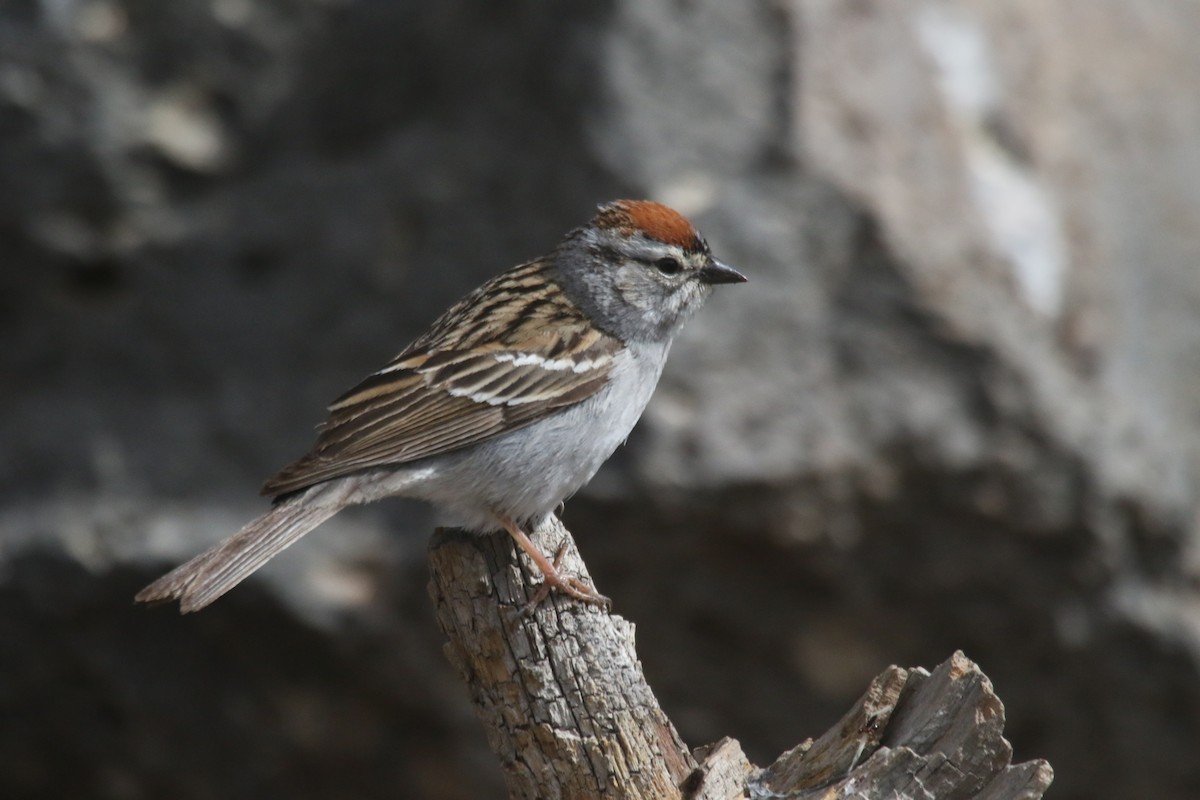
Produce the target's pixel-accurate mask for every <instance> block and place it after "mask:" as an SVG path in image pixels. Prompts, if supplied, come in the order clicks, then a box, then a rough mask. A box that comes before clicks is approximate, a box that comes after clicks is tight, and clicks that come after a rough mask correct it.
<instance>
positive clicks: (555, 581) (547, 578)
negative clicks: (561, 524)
mask: <svg viewBox="0 0 1200 800" xmlns="http://www.w3.org/2000/svg"><path fill="white" fill-rule="evenodd" d="M496 519H497V521H498V522H499V523H500V524H501V525H502V526H503V527H504V530H506V531H508V535H509V536H511V537H512V538H513V540H514V541H515V542H516V543H517V545H519V546H520V548H521V549H522V550H524V551H525V553H526V554H527V555H528V556H529V557H530V558H532V559H533V563H534V564H536V565H537V568H538V569H539V570H541V573H542V577H543V579H544V582H543V584H542V589H539V590H538V592H537V593H536V594H535V595H534V597H533V600H532V601H531V602H530V607H531V608H532V607H536V606H537V604H538V603H541V602H542V601H543V600H545V599H546V596H547V595H548V594H549V593H550V591H552V590H555V591H559V592H562V593H563V594H565V595H568V596H569V597H574V598H575V599H576V600H580V601H582V602H584V603H592V604H594V605H598V606H600V607H602V608H605V609H607V608H609V607H610V606H611V605H612V601H611V600H609V599H608V598H607V597H605V596H604V595H602V594H600V593H599V592H597V591H596V590H595V589H593V588H592V587H590V586H588V585H587V584H586V583H584V582H583V581H581V580H580V579H579V578H576V577H574V576H571V575H567V576H563V575H562V574H561V573H560V572H559V571H558V567H559V565H560V564H561V563H562V558H563V556H564V555H565V554H566V549H567V546H566V543H565V542H564V543H563V545H562V546H561V547H559V549H558V552H557V553H555V555H554V562H553V563H551V561H550V559H548V558H546V556H544V555H543V554H542V551H541V550H539V549H538V548H537V545H535V544H534V543H533V542H532V541H531V540H530V539H529V537H528V536H526V535H525V531H523V530H521V527H520V526H519V525H517V523H516V522H514V521H513V520H512V519H511V518H509V517H507V516H505V515H503V514H497V515H496Z"/></svg>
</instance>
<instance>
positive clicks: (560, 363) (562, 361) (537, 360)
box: [493, 353, 612, 373]
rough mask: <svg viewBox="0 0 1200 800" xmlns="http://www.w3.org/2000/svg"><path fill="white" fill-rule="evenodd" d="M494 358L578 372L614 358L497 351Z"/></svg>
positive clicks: (555, 369) (547, 368)
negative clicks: (573, 358) (577, 358)
mask: <svg viewBox="0 0 1200 800" xmlns="http://www.w3.org/2000/svg"><path fill="white" fill-rule="evenodd" d="M493 358H495V359H496V360H497V361H499V362H501V363H505V362H507V363H511V364H512V365H513V366H514V367H528V366H534V367H541V368H542V369H545V370H550V371H551V372H562V371H564V370H570V371H571V372H576V373H581V372H588V371H589V370H593V369H597V368H599V367H602V366H604V365H605V364H607V363H608V362H609V361H611V360H612V357H611V356H600V357H599V358H585V359H583V360H581V361H574V360H572V359H569V358H545V357H543V356H539V355H538V354H537V353H496V354H495V355H494V356H493Z"/></svg>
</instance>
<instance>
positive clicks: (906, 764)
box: [430, 518, 1053, 800]
mask: <svg viewBox="0 0 1200 800" xmlns="http://www.w3.org/2000/svg"><path fill="white" fill-rule="evenodd" d="M532 538H533V540H534V541H535V543H537V544H538V546H539V547H541V548H542V549H543V551H544V552H548V553H553V552H555V551H556V550H557V549H558V547H559V545H560V544H561V543H565V544H566V545H567V551H566V557H565V559H564V561H563V569H564V570H566V571H568V572H569V573H571V574H575V575H578V576H580V577H582V578H584V579H585V580H586V579H588V574H587V569H586V567H585V566H584V564H583V562H582V561H581V560H580V559H579V555H578V550H577V549H576V548H575V543H574V540H573V539H572V538H571V535H570V533H569V532H568V531H567V530H566V528H565V527H564V526H563V525H562V523H561V522H560V521H558V520H557V519H555V518H551V519H550V520H548V521H547V523H546V524H545V525H543V526H542V527H541V528H540V529H539V530H537V531H535V532H534V533H533V536H532ZM430 563H431V573H432V578H431V581H430V594H431V596H432V597H433V601H434V604H435V606H436V611H437V619H438V624H439V625H440V626H441V628H442V631H443V632H444V633H445V635H446V637H447V639H448V642H447V644H446V655H447V657H448V658H449V660H450V662H451V664H452V665H453V666H454V667H455V668H456V670H457V671H458V673H459V675H460V676H461V677H462V679H463V681H464V682H465V683H466V684H467V687H468V689H469V691H470V694H471V700H472V702H473V703H474V706H475V709H476V712H477V713H478V715H479V718H480V721H481V722H483V725H484V728H485V729H486V731H487V735H488V742H489V744H490V745H491V748H492V750H493V751H494V752H495V753H496V755H497V756H499V758H500V762H501V765H502V768H503V772H504V778H505V782H506V784H507V787H508V794H509V797H510V798H514V799H515V798H522V799H523V800H547V799H549V798H572V799H573V798H581V799H582V798H588V799H589V800H594V799H596V798H603V799H605V800H607V799H608V798H614V799H615V798H621V799H622V800H642V799H643V798H645V799H647V800H648V799H649V798H653V799H654V800H663V799H664V798H679V799H680V800H733V798H744V797H750V798H809V797H814V798H815V797H854V798H880V799H881V800H882V798H896V797H913V798H956V800H957V799H958V798H979V799H980V800H1002V799H1007V798H1014V799H1015V798H1023V799H1029V800H1033V799H1034V798H1040V797H1041V796H1042V793H1043V792H1044V791H1045V789H1046V787H1048V786H1049V785H1050V781H1051V780H1052V779H1053V772H1052V770H1051V769H1050V765H1049V764H1047V763H1046V762H1045V761H1030V762H1026V763H1024V764H1019V765H1015V766H1014V765H1012V764H1011V757H1012V748H1011V746H1010V745H1009V743H1008V742H1007V741H1006V740H1005V739H1004V737H1003V735H1002V734H1003V728H1004V706H1003V704H1002V703H1001V702H1000V699H999V698H998V697H996V695H995V694H994V693H993V692H992V687H991V682H990V681H989V680H988V679H987V676H985V675H984V674H983V673H982V672H981V671H980V670H979V668H978V667H977V666H976V665H975V664H974V663H972V662H971V661H970V660H968V659H967V658H966V657H965V656H964V655H963V654H962V653H955V654H954V655H952V656H951V657H950V658H949V659H948V660H947V661H945V662H944V663H942V664H941V665H940V666H939V667H937V668H936V669H935V670H934V671H933V672H932V673H930V672H927V671H925V670H923V669H920V668H916V669H908V670H906V669H901V668H899V667H889V668H888V669H887V670H885V671H884V672H882V673H881V674H880V675H879V676H878V677H876V678H875V680H874V681H872V682H871V684H870V686H868V687H867V690H866V692H865V693H864V694H863V696H862V697H861V698H860V699H859V701H858V702H857V703H855V705H854V706H853V707H852V708H851V709H850V711H849V712H848V713H847V714H846V716H845V717H843V718H842V720H841V721H840V722H839V723H838V724H837V725H835V726H834V727H833V728H831V729H830V730H829V731H827V732H826V733H825V734H823V735H822V736H820V737H819V738H817V739H816V740H815V741H814V740H812V739H809V740H807V741H805V742H803V743H801V744H800V745H797V746H796V747H794V748H792V749H791V750H789V751H787V752H786V753H784V754H783V755H781V756H780V757H779V758H778V759H776V761H775V762H774V763H773V764H771V765H770V766H768V767H766V768H765V769H760V768H757V767H755V766H754V765H752V764H750V762H749V761H748V760H747V759H746V757H745V755H744V754H743V753H742V749H741V747H740V746H739V745H738V743H737V742H736V741H735V740H733V739H728V738H726V739H722V740H721V741H719V742H717V743H715V744H713V745H709V746H707V747H702V748H698V749H697V750H696V751H695V752H692V751H690V750H689V749H688V748H687V746H686V745H685V744H684V743H683V741H682V740H681V739H680V737H679V734H678V733H677V732H676V731H675V727H674V726H673V725H672V724H671V721H670V720H669V719H667V717H666V715H665V714H664V713H663V711H662V709H661V708H659V706H658V702H657V701H656V700H655V698H654V693H653V692H652V691H651V689H650V687H649V686H648V685H647V683H646V680H645V676H644V675H643V674H642V670H641V664H640V662H639V661H638V658H637V652H636V650H635V647H634V628H633V625H632V624H631V623H629V622H628V621H626V620H625V619H622V618H621V617H619V616H616V615H613V614H609V613H606V612H605V611H602V610H601V609H598V608H595V607H593V606H588V605H585V604H582V603H579V602H576V601H574V600H571V599H569V598H565V597H563V596H560V595H557V594H554V595H551V596H550V597H549V598H547V600H546V601H545V602H543V603H542V604H541V605H540V606H539V607H538V608H536V609H533V610H531V611H528V612H527V611H526V605H527V604H528V602H529V601H530V599H531V598H532V597H533V595H534V594H535V593H536V591H537V588H538V586H539V585H540V575H537V571H536V569H534V568H533V567H532V565H528V566H527V565H526V563H525V561H524V557H523V556H518V554H517V553H516V551H515V548H514V546H513V544H512V541H511V540H510V538H509V537H508V535H507V534H504V533H500V534H494V535H490V536H477V535H474V534H468V533H465V532H462V531H456V530H439V531H438V532H437V533H436V534H435V535H434V537H433V539H432V540H431V542H430ZM601 588H603V587H601Z"/></svg>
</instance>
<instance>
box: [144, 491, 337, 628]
mask: <svg viewBox="0 0 1200 800" xmlns="http://www.w3.org/2000/svg"><path fill="white" fill-rule="evenodd" d="M344 505H345V503H344V502H343V501H333V502H331V501H330V499H329V498H327V497H320V495H319V494H314V493H311V492H305V493H303V494H300V495H297V496H296V497H293V498H290V499H288V500H285V501H283V502H282V503H280V504H279V505H277V506H275V507H274V508H272V509H271V510H270V511H268V512H267V513H266V514H263V515H262V516H261V517H259V518H258V519H256V520H254V521H253V522H251V523H250V524H249V525H247V526H246V527H244V528H242V529H241V530H240V531H238V532H237V533H235V534H234V535H233V536H230V537H229V538H228V539H226V540H225V541H223V542H221V543H220V544H218V545H217V546H216V547H213V548H212V549H211V550H208V551H206V552H204V553H201V554H200V555H198V556H196V557H195V558H193V559H192V560H191V561H189V562H187V563H186V564H184V565H182V566H179V567H176V568H175V569H173V570H172V571H170V572H168V573H167V574H166V575H163V576H162V577H161V578H159V579H158V580H156V581H155V582H154V583H152V584H150V585H149V586H147V587H146V588H145V589H142V590H141V591H140V592H138V593H137V596H136V597H135V598H134V600H136V601H137V602H139V603H154V602H160V601H164V600H178V601H179V611H180V613H182V614H187V613H190V612H192V611H199V610H200V609H202V608H204V607H205V606H207V605H208V604H209V603H211V602H213V601H214V600H216V599H217V598H218V597H220V596H221V595H223V594H225V593H226V592H228V591H229V590H230V589H232V588H233V587H235V586H237V585H238V584H239V583H241V582H242V581H244V580H245V579H246V578H248V577H250V573H252V572H254V571H255V570H256V569H258V568H259V567H261V566H262V565H263V564H265V563H267V562H268V561H270V560H271V559H272V558H274V557H275V556H276V555H278V554H279V553H280V552H281V551H282V550H283V549H284V548H285V547H287V546H288V545H290V544H292V543H293V542H295V541H296V540H297V539H299V538H300V537H301V536H303V535H304V534H306V533H308V532H309V531H311V530H312V529H313V528H315V527H317V526H318V525H320V524H321V523H322V522H324V521H325V520H327V519H329V518H330V517H332V516H333V515H334V514H336V513H337V512H338V511H340V510H341V509H342V507H343V506H344Z"/></svg>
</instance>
